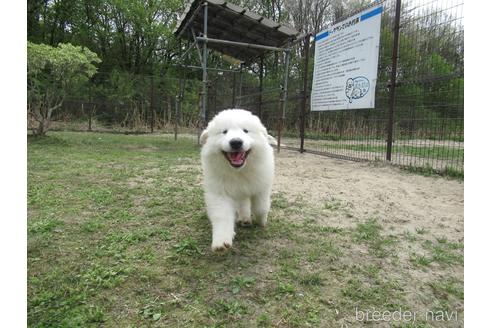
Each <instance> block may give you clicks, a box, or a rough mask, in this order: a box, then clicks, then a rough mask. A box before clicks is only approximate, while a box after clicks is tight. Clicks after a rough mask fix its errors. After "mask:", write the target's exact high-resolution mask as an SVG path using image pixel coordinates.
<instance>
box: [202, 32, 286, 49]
mask: <svg viewBox="0 0 492 328" xmlns="http://www.w3.org/2000/svg"><path fill="white" fill-rule="evenodd" d="M196 39H197V40H198V41H207V42H210V43H218V44H226V45H229V46H238V47H245V48H254V49H264V50H272V51H284V50H285V49H284V48H279V47H271V46H265V45H263V44H255V43H246V42H236V41H229V40H221V39H212V38H207V37H206V36H197V37H196Z"/></svg>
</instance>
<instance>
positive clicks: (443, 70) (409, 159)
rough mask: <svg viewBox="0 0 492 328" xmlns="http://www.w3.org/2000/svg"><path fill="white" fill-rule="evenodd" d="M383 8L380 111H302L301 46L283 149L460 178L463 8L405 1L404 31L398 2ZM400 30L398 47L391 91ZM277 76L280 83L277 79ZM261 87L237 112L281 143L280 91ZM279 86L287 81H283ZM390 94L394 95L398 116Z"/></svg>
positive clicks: (247, 87) (250, 88)
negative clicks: (253, 116) (245, 112)
mask: <svg viewBox="0 0 492 328" xmlns="http://www.w3.org/2000/svg"><path fill="white" fill-rule="evenodd" d="M378 3H382V5H383V13H382V18H381V19H382V21H381V37H380V49H379V68H378V83H377V86H376V105H375V108H374V109H355V110H336V111H324V112H311V111H310V110H309V101H306V106H305V108H304V106H303V100H304V95H305V92H304V87H303V76H302V75H303V69H304V68H303V60H302V57H303V56H304V55H305V51H306V50H305V47H303V44H302V43H299V44H297V45H295V47H294V49H293V50H294V53H295V54H297V58H298V60H297V61H294V63H293V66H292V67H291V71H290V75H291V79H289V85H288V90H289V93H288V94H289V96H288V106H287V112H286V115H285V122H284V127H283V130H284V131H283V133H282V143H283V144H284V146H286V147H288V148H292V149H299V150H302V151H307V152H312V153H317V154H321V155H327V156H333V157H339V158H344V159H352V160H373V161H383V160H387V159H388V160H390V161H391V162H392V163H394V164H397V165H401V166H408V167H418V168H424V169H432V170H434V171H441V172H447V173H450V174H455V173H458V174H461V173H462V172H463V162H464V133H463V126H464V104H463V94H464V92H463V90H464V74H463V66H464V63H463V43H464V38H463V30H464V27H463V23H462V19H463V1H432V0H423V1H403V2H402V3H401V8H400V10H399V14H400V23H399V24H395V18H396V16H397V15H396V14H397V11H396V8H397V6H396V1H383V2H378ZM366 8H367V7H364V8H360V10H358V11H362V10H364V9H366ZM355 13H356V12H352V13H350V14H349V15H347V16H345V17H349V16H351V15H354V14H355ZM345 17H342V18H340V19H339V20H337V21H341V20H343V19H344V18H345ZM334 23H336V22H334ZM395 29H397V30H396V33H397V34H398V36H399V43H398V48H397V50H398V52H397V53H396V54H397V56H396V58H395V60H396V71H395V81H394V83H392V81H391V75H392V71H393V70H392V65H393V52H394V38H395ZM313 57H314V51H313V49H311V51H310V54H309V57H308V60H309V61H308V65H307V67H308V72H307V75H306V79H307V81H306V82H307V88H306V89H307V90H306V91H307V92H306V95H307V97H308V96H309V94H310V85H311V81H312V70H313ZM304 59H305V58H304ZM267 73H268V72H267ZM270 73H272V72H270ZM273 74H274V75H278V72H273ZM256 75H259V74H256ZM258 80H259V79H258V78H257V79H249V80H245V81H244V82H243V86H242V91H241V93H242V95H241V98H240V101H239V102H238V104H239V105H240V106H239V107H243V108H247V109H249V110H251V111H253V112H255V113H257V114H258V115H260V116H261V118H262V120H263V121H264V122H265V124H266V125H267V127H268V129H269V130H270V132H271V133H272V134H274V135H275V134H276V133H277V127H278V124H279V119H280V117H281V108H280V97H281V88H280V87H281V86H280V85H279V84H278V83H277V84H275V82H273V83H272V80H271V79H270V80H269V83H270V85H268V83H267V85H266V84H265V81H263V82H260V81H258ZM273 80H274V81H281V78H277V79H273ZM392 87H394V89H395V96H394V106H393V108H392V105H391V104H392V99H391V92H390V91H391V88H392ZM216 89H217V90H220V89H221V88H216ZM307 97H306V98H307ZM218 109H220V108H216V110H218ZM391 109H392V110H393V112H394V114H393V115H394V117H393V118H391V116H390V112H391ZM303 116H304V117H303ZM390 127H391V129H392V135H390V134H389V129H390Z"/></svg>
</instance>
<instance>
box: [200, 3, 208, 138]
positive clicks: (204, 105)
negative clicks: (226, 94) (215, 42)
mask: <svg viewBox="0 0 492 328" xmlns="http://www.w3.org/2000/svg"><path fill="white" fill-rule="evenodd" d="M207 32H208V3H207V1H205V2H204V3H203V36H204V37H205V38H207ZM202 42H203V45H202V50H203V55H202V70H203V75H202V83H203V91H202V104H201V105H202V108H201V112H200V128H201V129H204V128H205V124H206V123H207V122H205V120H206V117H207V102H208V85H207V84H208V76H207V41H206V40H204V41H202Z"/></svg>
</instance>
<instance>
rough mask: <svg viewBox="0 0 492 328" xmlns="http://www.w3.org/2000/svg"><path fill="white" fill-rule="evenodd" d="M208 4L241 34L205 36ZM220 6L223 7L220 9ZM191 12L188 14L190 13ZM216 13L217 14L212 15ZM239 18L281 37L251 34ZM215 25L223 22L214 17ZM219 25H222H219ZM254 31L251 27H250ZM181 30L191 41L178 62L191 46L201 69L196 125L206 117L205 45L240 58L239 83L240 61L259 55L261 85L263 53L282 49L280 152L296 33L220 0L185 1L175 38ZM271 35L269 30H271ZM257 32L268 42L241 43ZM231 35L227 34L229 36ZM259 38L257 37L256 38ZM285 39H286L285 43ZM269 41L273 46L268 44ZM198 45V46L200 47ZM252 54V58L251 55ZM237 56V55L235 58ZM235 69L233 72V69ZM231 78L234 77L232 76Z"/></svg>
mask: <svg viewBox="0 0 492 328" xmlns="http://www.w3.org/2000/svg"><path fill="white" fill-rule="evenodd" d="M209 4H211V5H214V6H215V7H216V8H219V9H218V11H219V13H220V10H223V11H227V13H228V15H229V17H233V21H232V23H231V26H236V27H237V26H240V27H241V28H243V29H244V31H246V32H245V33H244V35H238V36H235V38H236V40H228V39H223V38H221V37H219V38H214V37H209V34H208V31H209V27H210V26H209V25H210V21H209ZM222 8H224V9H222ZM190 13H191V15H190ZM200 15H201V17H203V18H202V23H203V27H202V32H201V33H200V34H198V33H197V32H196V31H195V28H194V26H196V25H197V24H198V23H197V21H198V20H200V17H199V16H200ZM216 15H218V14H216ZM241 19H243V22H244V23H246V22H247V23H248V24H252V26H253V27H254V26H255V25H256V26H261V28H262V29H263V32H264V30H271V31H274V32H275V33H277V34H276V35H280V36H282V37H278V38H277V39H275V38H273V37H272V36H266V35H267V33H263V34H261V33H259V32H258V33H256V34H252V33H250V31H251V26H242V25H241ZM236 21H239V23H236ZM215 22H216V24H223V23H222V22H221V23H219V22H218V20H217V19H216V20H215ZM222 26H223V25H222ZM212 28H213V29H214V30H215V31H218V30H220V26H213V27H212ZM253 30H254V28H253ZM185 33H189V35H188V38H190V37H189V36H190V35H191V38H192V40H193V42H192V44H190V45H189V47H188V48H187V49H186V50H185V52H184V53H183V54H182V55H181V56H180V58H179V59H180V61H183V60H184V59H185V58H186V55H187V54H188V53H189V52H190V50H191V48H194V47H196V49H197V51H198V56H199V58H200V62H201V68H202V86H203V88H202V92H201V94H200V123H201V124H200V128H201V129H204V128H205V124H206V120H207V103H208V84H209V81H208V70H211V68H209V67H208V66H207V64H208V62H207V61H208V51H209V45H211V47H212V45H213V49H215V50H217V51H219V52H221V53H223V54H226V55H229V56H231V57H234V58H237V59H239V60H240V61H241V65H240V68H239V73H240V82H239V83H240V85H241V82H242V71H243V64H244V62H245V61H250V62H253V61H254V60H255V59H256V58H258V57H260V61H261V68H260V71H261V73H260V80H261V81H260V85H262V80H263V77H264V74H263V55H264V53H265V52H266V51H277V52H283V53H284V56H285V60H284V82H283V85H282V88H281V90H282V96H281V100H280V101H281V113H280V115H279V119H278V131H277V133H278V135H277V144H278V145H277V151H280V144H281V134H282V128H283V124H284V121H285V112H286V106H287V92H288V80H289V65H290V56H291V46H292V41H294V39H295V38H296V37H297V36H298V34H299V33H298V32H297V31H295V30H293V29H291V28H289V27H286V26H282V25H280V24H278V23H275V22H273V21H271V20H269V19H267V18H264V17H261V16H259V15H257V14H255V13H252V12H250V11H248V10H246V9H243V8H241V7H238V6H236V5H234V4H231V3H228V2H226V1H223V0H195V1H193V2H191V3H189V4H188V6H187V9H186V10H185V13H184V15H183V17H182V19H181V21H180V23H179V24H178V26H177V28H176V30H175V34H176V36H177V37H182V38H183V37H184V35H185ZM215 34H216V35H217V34H218V35H220V36H222V35H224V34H227V33H226V32H220V33H217V32H216V33H215ZM272 34H273V33H272ZM259 35H262V37H263V39H262V40H265V41H267V40H268V42H269V43H270V44H261V43H258V42H245V41H247V40H255V39H254V38H255V37H258V36H259ZM230 36H231V35H230V34H229V37H230ZM260 38H261V37H260ZM286 41H287V42H286ZM272 44H273V45H272ZM200 46H201V47H200ZM237 47H240V48H242V49H248V50H249V51H250V52H249V53H247V54H242V53H241V52H237V51H233V50H232V49H235V48H237ZM247 55H251V56H253V57H254V58H247V57H246V56H247ZM255 56H256V57H255ZM238 57H239V58H238ZM180 66H181V67H190V68H191V67H193V68H196V66H187V65H180ZM213 70H219V71H231V70H222V69H217V68H213ZM235 72H236V71H235ZM234 78H235V77H234ZM239 90H240V91H239V97H238V99H241V87H240V88H239ZM233 105H234V107H235V106H236V105H237V98H236V96H235V92H234V94H233Z"/></svg>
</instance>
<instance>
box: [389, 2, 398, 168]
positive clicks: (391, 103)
mask: <svg viewBox="0 0 492 328" xmlns="http://www.w3.org/2000/svg"><path fill="white" fill-rule="evenodd" d="M400 12H401V0H396V9H395V26H394V30H393V55H392V62H391V81H390V94H389V109H388V140H387V144H386V160H387V161H391V150H392V146H393V126H394V120H395V104H396V98H395V91H396V69H397V65H398V42H399V37H400Z"/></svg>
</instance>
